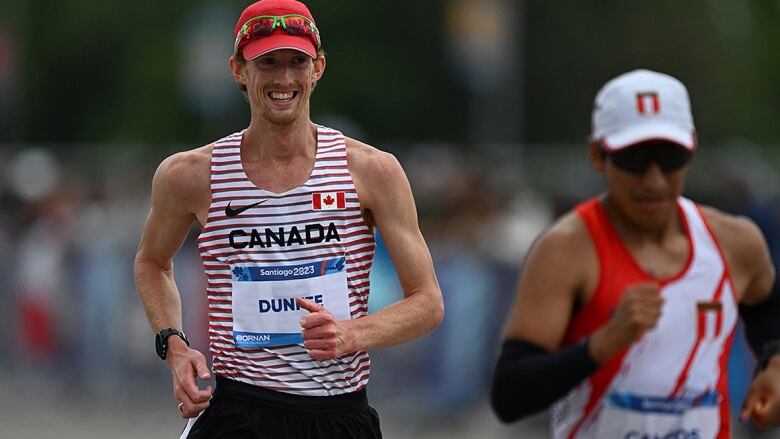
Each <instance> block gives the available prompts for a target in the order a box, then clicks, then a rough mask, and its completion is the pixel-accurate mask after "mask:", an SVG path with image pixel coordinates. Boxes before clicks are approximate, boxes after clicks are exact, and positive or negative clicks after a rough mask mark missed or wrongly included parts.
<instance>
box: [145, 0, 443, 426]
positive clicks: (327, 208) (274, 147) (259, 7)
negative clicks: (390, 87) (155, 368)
mask: <svg viewBox="0 0 780 439" xmlns="http://www.w3.org/2000/svg"><path fill="white" fill-rule="evenodd" d="M233 37H234V41H235V43H234V49H235V51H234V55H233V56H232V57H231V58H230V60H229V67H230V71H231V72H232V75H233V78H234V80H235V82H236V84H237V85H238V87H239V88H240V89H241V90H242V92H244V93H245V95H246V97H247V100H248V102H249V107H250V111H251V121H250V123H249V127H248V128H246V129H245V130H242V131H240V132H237V133H234V134H231V135H228V136H226V137H224V138H222V139H220V140H218V141H216V142H214V143H212V144H209V145H207V146H204V147H201V148H197V149H194V150H191V151H186V152H181V153H177V154H175V155H173V156H171V157H169V158H167V159H166V160H165V161H163V163H162V164H161V165H160V167H159V168H158V170H157V172H156V173H155V176H154V181H153V188H152V209H151V212H150V213H149V217H148V219H147V222H146V225H145V228H144V232H143V236H142V238H141V244H140V246H139V249H138V253H137V256H136V261H135V274H136V285H137V288H138V291H139V295H140V296H141V299H142V301H143V304H144V307H145V309H146V313H147V316H148V318H149V321H150V323H151V326H152V329H153V330H154V332H155V333H157V336H156V347H157V353H158V355H160V357H161V358H163V359H164V360H166V361H167V362H168V365H169V366H170V369H171V373H172V376H173V389H174V391H173V396H174V399H175V400H176V401H177V402H178V403H179V410H180V411H181V414H182V416H183V417H185V418H190V420H189V422H188V424H187V426H186V427H185V430H184V432H183V434H182V437H190V438H219V437H230V438H280V437H285V438H297V437H300V438H304V437H305V438H378V437H381V432H380V429H379V419H378V416H377V414H376V412H375V411H374V410H373V408H371V407H370V406H369V405H368V402H367V397H366V385H367V384H368V378H369V373H370V362H369V358H368V353H367V352H366V351H367V350H368V349H373V348H379V347H385V346H392V345H396V344H400V343H404V342H406V341H409V340H412V339H414V338H416V337H419V336H422V335H424V334H425V333H427V332H429V331H431V330H433V328H435V327H436V326H437V325H438V324H439V323H440V322H441V320H442V318H443V312H444V311H443V309H444V308H443V301H442V296H441V291H440V290H439V285H438V282H437V280H436V276H435V274H434V271H433V264H432V262H431V257H430V254H429V252H428V248H427V246H426V244H425V241H424V239H423V237H422V234H421V233H420V230H419V226H418V224H417V214H416V208H415V205H414V200H413V197H412V192H411V189H410V187H409V183H408V181H407V179H406V176H405V174H404V172H403V170H402V169H401V166H400V164H399V163H398V161H397V160H396V159H395V158H394V157H393V156H392V155H390V154H388V153H385V152H382V151H379V150H377V149H375V148H373V147H371V146H369V145H366V144H363V143H361V142H358V141H356V140H354V139H350V138H347V137H345V136H343V135H342V134H341V133H340V132H338V131H336V130H333V129H331V128H326V127H324V126H320V125H316V124H314V123H313V122H312V121H311V120H310V117H309V101H310V97H311V94H312V92H313V91H314V88H315V85H316V83H317V81H319V80H320V79H321V78H322V75H323V73H324V71H325V64H326V63H325V55H324V51H323V50H322V47H321V41H320V35H319V31H318V30H317V27H316V24H315V22H314V18H313V17H312V15H311V13H310V11H309V9H308V8H307V7H306V6H305V5H304V4H302V3H300V2H297V1H294V0H261V1H259V2H256V3H254V4H252V5H250V6H248V7H247V8H246V9H245V10H244V11H243V13H242V14H241V16H240V18H239V20H238V22H237V23H236V27H235V30H234V34H233ZM193 221H197V222H198V224H199V225H200V227H201V230H202V231H201V234H200V236H199V238H198V240H197V242H198V247H199V250H200V252H201V255H202V258H203V265H204V268H205V270H206V274H207V277H208V289H207V293H208V302H209V336H210V351H211V354H212V356H213V372H214V373H215V374H216V389H214V391H213V395H212V389H211V388H210V387H207V388H205V389H203V388H201V386H199V385H198V384H197V380H198V379H201V380H206V379H209V378H210V371H209V370H208V368H207V366H206V360H205V358H204V356H203V355H202V354H201V353H200V352H197V351H195V350H193V349H191V348H189V343H188V342H187V338H186V336H185V335H184V333H183V332H182V322H181V299H180V295H179V292H178V290H177V288H176V285H175V283H174V278H173V265H172V258H173V256H174V254H175V253H176V252H177V251H178V249H179V248H180V247H181V245H182V242H183V241H184V239H185V237H186V235H187V232H188V230H189V227H190V225H191V223H192V222H193ZM375 228H376V229H378V230H379V231H381V233H382V235H383V237H384V239H385V242H386V243H387V248H388V251H389V253H390V256H391V258H392V260H393V263H394V264H395V268H396V271H397V273H398V277H399V279H400V281H401V285H402V287H403V289H404V296H405V297H404V298H403V299H402V300H400V301H398V302H397V303H395V304H393V305H391V306H389V307H387V308H385V309H384V310H382V311H379V312H377V313H373V314H371V315H369V314H368V294H369V272H370V270H371V263H372V258H373V254H374V249H375V243H374V229H375Z"/></svg>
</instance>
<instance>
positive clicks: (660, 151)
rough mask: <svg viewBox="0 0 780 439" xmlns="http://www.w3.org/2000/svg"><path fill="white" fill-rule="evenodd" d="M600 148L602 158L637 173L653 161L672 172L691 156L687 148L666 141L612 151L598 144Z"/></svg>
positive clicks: (666, 170) (640, 173)
mask: <svg viewBox="0 0 780 439" xmlns="http://www.w3.org/2000/svg"><path fill="white" fill-rule="evenodd" d="M600 150H601V157H602V159H604V158H609V159H610V160H611V161H612V164H614V165H615V166H617V167H618V168H620V169H622V170H624V171H628V172H630V173H632V174H637V175H643V174H644V173H645V172H647V170H648V169H650V165H651V164H653V163H657V164H658V167H660V168H661V171H663V172H664V173H666V172H674V171H676V170H678V169H680V168H682V167H683V166H685V165H686V164H688V162H690V161H691V159H692V158H693V154H691V152H690V151H688V150H687V149H685V148H683V147H681V146H679V145H676V144H674V143H666V142H664V143H647V144H642V145H638V146H631V147H628V148H626V149H622V150H619V151H612V152H610V151H607V150H606V148H604V146H603V145H600Z"/></svg>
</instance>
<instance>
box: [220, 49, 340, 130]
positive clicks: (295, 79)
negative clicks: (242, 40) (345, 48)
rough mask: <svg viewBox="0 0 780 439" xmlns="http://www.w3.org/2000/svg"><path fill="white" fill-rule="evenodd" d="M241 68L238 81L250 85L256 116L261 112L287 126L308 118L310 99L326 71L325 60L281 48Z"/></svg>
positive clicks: (248, 92) (249, 93) (262, 114)
mask: <svg viewBox="0 0 780 439" xmlns="http://www.w3.org/2000/svg"><path fill="white" fill-rule="evenodd" d="M232 66H233V62H232V61H231V67H232ZM237 68H238V69H239V71H238V76H237V80H239V81H240V82H242V83H243V84H245V85H246V88H247V95H248V97H249V102H250V105H251V107H252V113H253V116H254V115H255V113H258V114H259V116H260V117H262V118H263V119H265V120H267V121H269V122H271V123H274V124H277V125H286V124H290V123H292V122H294V121H295V120H297V119H298V118H299V117H302V116H303V117H306V118H308V116H309V98H310V96H311V93H312V91H313V90H314V83H315V82H316V81H317V80H319V79H320V78H321V77H322V73H323V71H324V70H325V58H324V57H323V56H319V57H317V59H312V58H311V57H309V56H307V55H306V54H304V53H302V52H300V51H297V50H293V49H279V50H274V51H272V52H269V53H267V54H265V55H262V56H259V57H257V58H255V59H253V60H249V61H246V62H245V63H244V64H243V66H241V65H240V63H239V65H238V66H237ZM236 73H237V72H236V70H235V69H234V75H236Z"/></svg>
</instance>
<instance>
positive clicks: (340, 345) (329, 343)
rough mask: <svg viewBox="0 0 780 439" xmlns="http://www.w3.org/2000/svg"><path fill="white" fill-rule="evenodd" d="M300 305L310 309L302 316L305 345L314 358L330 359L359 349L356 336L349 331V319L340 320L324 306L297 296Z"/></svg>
mask: <svg viewBox="0 0 780 439" xmlns="http://www.w3.org/2000/svg"><path fill="white" fill-rule="evenodd" d="M295 301H296V302H298V305H299V306H300V307H301V308H303V309H305V310H306V311H309V314H307V315H305V316H303V318H301V327H302V328H303V331H301V336H303V347H305V348H306V349H308V350H309V355H310V356H311V358H312V359H314V360H330V359H333V358H336V357H339V356H341V355H344V354H347V353H350V352H355V351H357V347H356V342H355V338H354V337H353V336H352V335H351V334H350V332H349V326H348V323H349V321H339V320H336V317H335V316H334V315H333V314H331V312H330V311H328V310H327V309H325V307H324V306H322V305H320V304H317V303H314V302H312V301H310V300H306V299H304V298H302V297H296V298H295Z"/></svg>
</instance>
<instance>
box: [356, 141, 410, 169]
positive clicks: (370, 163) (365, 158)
mask: <svg viewBox="0 0 780 439" xmlns="http://www.w3.org/2000/svg"><path fill="white" fill-rule="evenodd" d="M344 139H345V141H346V144H347V161H348V163H349V166H350V170H351V171H353V172H359V173H361V174H368V175H372V174H375V173H377V172H379V173H386V172H393V171H394V170H397V169H400V164H399V162H398V159H397V158H396V157H395V156H394V155H393V154H391V153H389V152H387V151H382V150H381V149H379V148H376V147H374V146H371V145H369V144H367V143H363V142H361V141H359V140H356V139H353V138H351V137H344Z"/></svg>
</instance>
